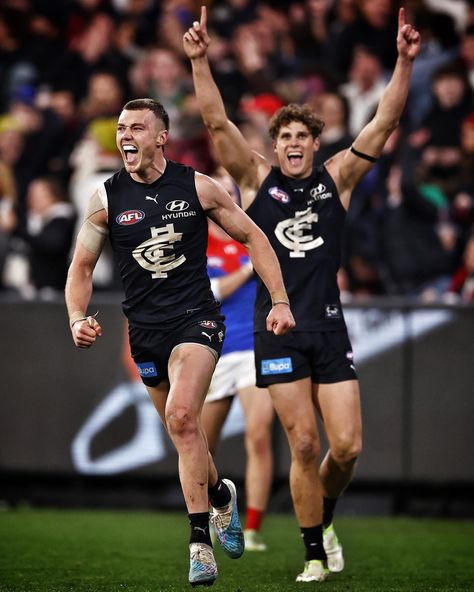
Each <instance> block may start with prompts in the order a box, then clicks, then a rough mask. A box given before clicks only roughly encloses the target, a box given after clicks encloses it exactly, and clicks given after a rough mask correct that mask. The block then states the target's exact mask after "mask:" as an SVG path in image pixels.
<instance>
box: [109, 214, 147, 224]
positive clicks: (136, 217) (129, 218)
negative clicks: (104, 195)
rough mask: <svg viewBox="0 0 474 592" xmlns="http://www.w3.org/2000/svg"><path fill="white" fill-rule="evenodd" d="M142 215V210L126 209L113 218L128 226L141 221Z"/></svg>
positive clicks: (143, 215)
mask: <svg viewBox="0 0 474 592" xmlns="http://www.w3.org/2000/svg"><path fill="white" fill-rule="evenodd" d="M144 217H145V212H142V210H127V211H126V212H122V213H121V214H119V215H118V216H117V217H116V218H115V220H116V222H117V224H120V225H121V226H130V224H136V223H137V222H141V221H142V220H143V218H144Z"/></svg>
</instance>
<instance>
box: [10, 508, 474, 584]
mask: <svg viewBox="0 0 474 592" xmlns="http://www.w3.org/2000/svg"><path fill="white" fill-rule="evenodd" d="M336 525H337V530H338V534H339V537H340V539H341V540H342V542H343V544H344V547H345V555H346V563H347V566H346V569H345V570H344V572H343V573H341V574H337V575H334V576H332V579H331V580H330V581H327V582H324V583H322V584H296V583H295V581H294V580H295V576H296V574H297V573H298V572H299V571H301V568H302V567H303V545H302V542H301V540H300V538H299V536H298V528H297V526H296V522H295V520H294V518H293V517H292V516H279V515H270V516H268V518H267V520H266V522H265V539H266V542H267V543H268V545H269V548H270V549H269V551H268V552H266V553H247V554H244V556H243V557H242V558H241V559H239V560H231V559H228V558H227V557H226V556H225V555H224V554H223V553H222V552H221V551H220V549H218V550H216V559H217V561H218V565H219V578H218V579H217V581H216V583H215V584H214V586H213V588H212V590H216V592H218V591H219V590H220V591H226V592H238V591H240V592H273V591H274V592H277V591H278V592H280V591H286V590H300V592H301V591H302V590H314V589H316V588H318V589H321V590H323V591H324V592H333V591H334V592H335V591H341V592H342V591H345V592H349V591H350V592H352V591H353V592H362V591H364V592H365V591H368V590H370V591H383V592H391V591H409V592H418V591H420V592H425V591H426V592H427V591H435V590H436V591H441V590H442V591H446V592H447V591H453V592H454V591H456V592H458V591H464V590H474V553H473V550H474V522H472V521H459V522H454V521H443V520H418V519H408V518H407V519H405V518H403V519H399V518H346V517H344V518H340V519H339V520H338V521H337V523H336ZM187 537H188V526H187V517H186V515H185V513H184V512H183V513H182V514H163V513H153V512H130V511H126V512H125V511H123V512H120V511H69V510H64V511H61V510H59V511H54V510H29V509H24V510H15V511H4V512H2V513H0V592H40V591H41V592H43V591H44V592H59V591H61V592H66V591H67V592H86V591H87V592H96V591H97V592H109V591H110V592H112V591H113V592H122V591H126V592H157V591H167V592H175V591H182V590H188V591H190V590H192V588H191V586H189V584H188V582H187V570H188V548H187ZM207 589H208V588H197V590H207Z"/></svg>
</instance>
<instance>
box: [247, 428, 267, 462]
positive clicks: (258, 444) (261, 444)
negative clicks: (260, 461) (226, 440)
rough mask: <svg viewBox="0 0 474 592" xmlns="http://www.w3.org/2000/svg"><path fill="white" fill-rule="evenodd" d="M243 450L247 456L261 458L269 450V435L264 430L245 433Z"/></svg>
mask: <svg viewBox="0 0 474 592" xmlns="http://www.w3.org/2000/svg"><path fill="white" fill-rule="evenodd" d="M245 448H246V449H247V453H248V454H254V455H256V456H262V455H264V454H267V453H268V451H269V450H270V448H271V435H270V433H269V432H268V431H266V430H259V431H247V432H246V434H245Z"/></svg>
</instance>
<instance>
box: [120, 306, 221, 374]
mask: <svg viewBox="0 0 474 592" xmlns="http://www.w3.org/2000/svg"><path fill="white" fill-rule="evenodd" d="M204 315H205V316H204ZM204 315H203V316H202V317H198V318H196V317H195V318H194V319H193V320H189V319H186V320H185V322H183V323H181V324H180V325H178V326H177V327H175V328H173V330H172V331H163V330H160V329H159V328H158V329H143V328H140V327H134V326H130V327H129V330H128V335H129V339H130V349H131V352H132V357H133V360H134V362H135V364H136V366H137V369H138V373H139V374H140V376H141V379H142V381H143V383H144V384H145V385H146V386H157V385H158V384H159V383H160V382H161V381H162V380H165V379H166V380H167V379H168V361H169V358H170V356H171V353H172V351H173V350H174V349H175V348H176V347H177V346H178V345H181V344H183V343H199V344H201V345H203V346H204V347H207V348H208V349H209V350H210V351H211V353H213V354H214V356H215V358H216V363H217V361H218V360H219V357H220V355H221V351H222V346H223V344H224V337H225V325H224V320H223V319H224V317H223V316H222V315H221V314H219V313H207V314H206V313H204Z"/></svg>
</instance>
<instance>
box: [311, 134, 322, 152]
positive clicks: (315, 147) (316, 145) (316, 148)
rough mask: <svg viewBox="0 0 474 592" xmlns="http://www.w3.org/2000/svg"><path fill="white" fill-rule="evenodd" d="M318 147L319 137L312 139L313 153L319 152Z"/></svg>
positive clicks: (319, 144)
mask: <svg viewBox="0 0 474 592" xmlns="http://www.w3.org/2000/svg"><path fill="white" fill-rule="evenodd" d="M320 146H321V140H320V139H319V136H318V137H317V138H314V141H313V148H314V151H315V152H317V151H318V150H319V148H320Z"/></svg>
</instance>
